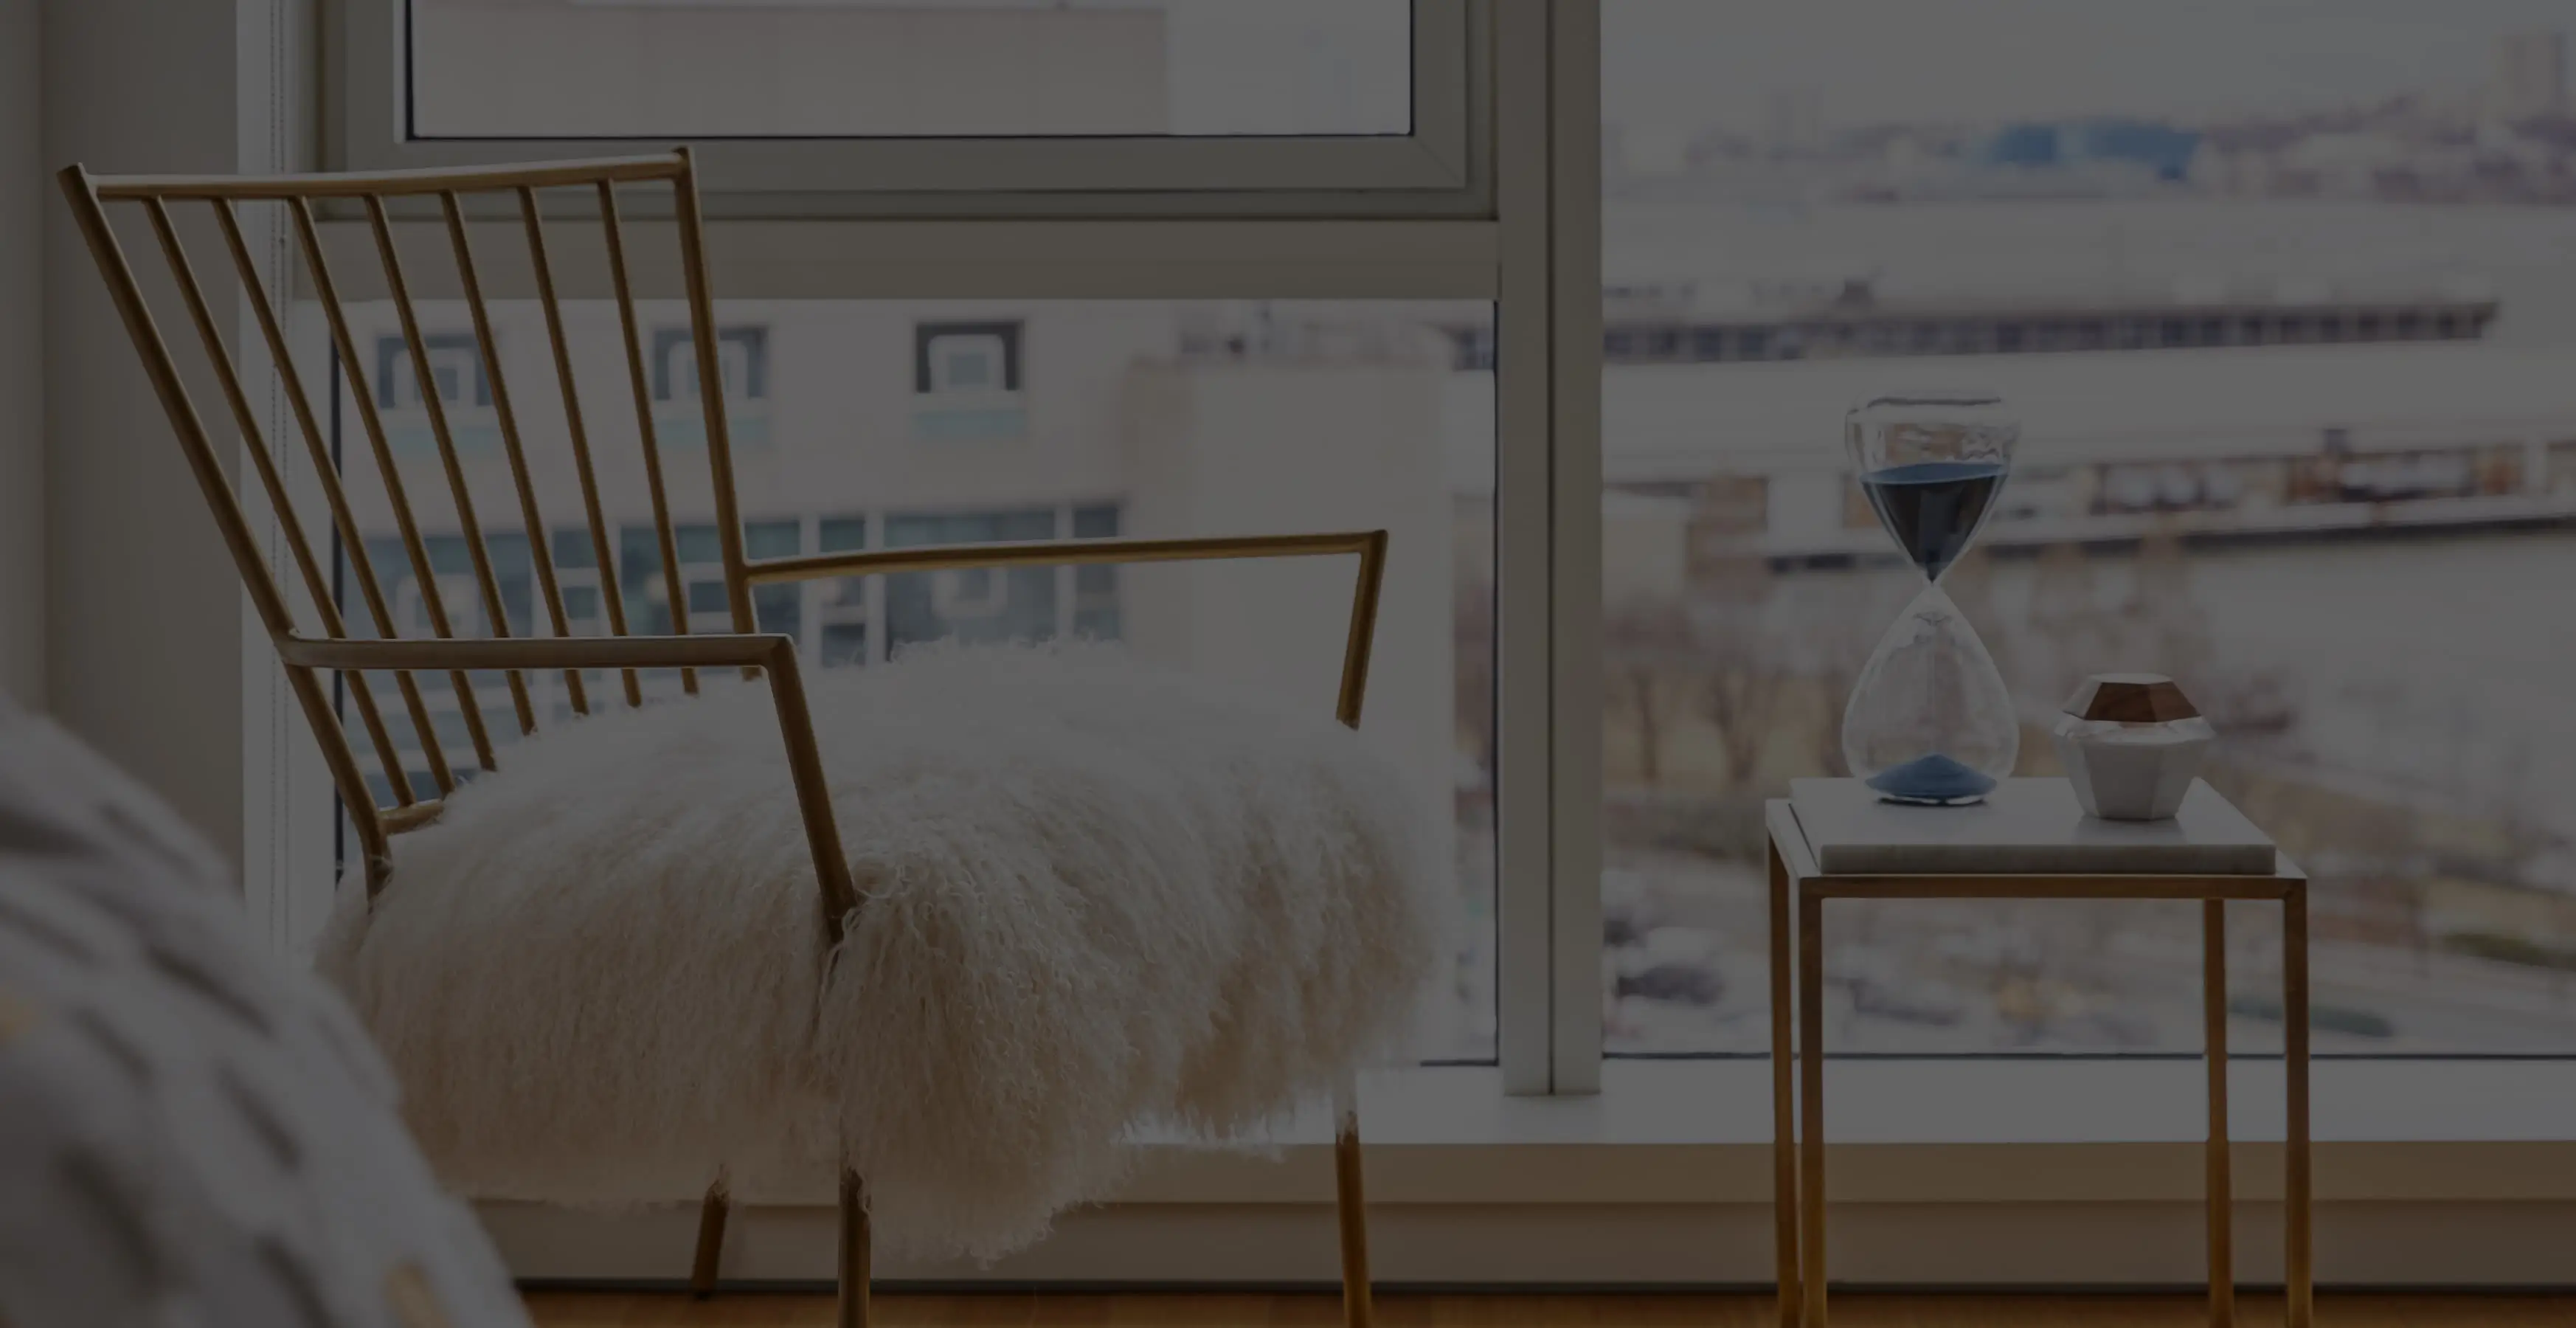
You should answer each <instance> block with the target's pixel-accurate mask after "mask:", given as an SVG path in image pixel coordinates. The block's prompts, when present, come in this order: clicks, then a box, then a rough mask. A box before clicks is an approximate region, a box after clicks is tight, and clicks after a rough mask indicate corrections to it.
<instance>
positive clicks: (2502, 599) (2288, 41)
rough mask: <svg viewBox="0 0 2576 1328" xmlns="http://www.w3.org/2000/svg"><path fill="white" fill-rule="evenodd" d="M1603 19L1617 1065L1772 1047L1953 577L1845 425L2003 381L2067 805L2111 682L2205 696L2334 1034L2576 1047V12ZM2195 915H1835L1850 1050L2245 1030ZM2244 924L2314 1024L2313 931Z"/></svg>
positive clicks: (2011, 542)
mask: <svg viewBox="0 0 2576 1328" xmlns="http://www.w3.org/2000/svg"><path fill="white" fill-rule="evenodd" d="M2007 16H2008V18H2007ZM1604 19H1605V30H1604V39H1605V53H1604V69H1603V79H1602V85H1603V88H1604V107H1603V113H1604V120H1605V124H1606V129H1607V132H1606V135H1605V139H1604V142H1605V145H1606V159H1605V161H1604V164H1603V173H1604V181H1605V190H1606V193H1605V198H1604V208H1605V215H1604V219H1603V220H1604V245H1605V249H1604V255H1603V259H1604V269H1605V279H1606V285H1607V289H1606V291H1605V306H1604V312H1605V319H1606V327H1605V333H1604V341H1603V348H1604V352H1605V356H1606V358H1607V360H1608V364H1607V368H1606V374H1607V381H1606V384H1605V388H1606V394H1605V418H1604V439H1603V446H1604V469H1605V482H1606V486H1607V489H1606V492H1605V493H1604V495H1603V518H1604V540H1605V547H1604V555H1605V583H1604V586H1603V593H1604V596H1605V609H1606V614H1607V636H1606V638H1605V641H1604V648H1605V652H1606V659H1605V665H1606V678H1607V683H1608V689H1607V690H1608V695H1607V701H1606V707H1607V708H1606V709H1605V712H1604V723H1605V751H1604V758H1605V761H1606V778H1605V784H1606V787H1605V789H1604V798H1605V805H1604V816H1605V829H1606V835H1607V855H1606V862H1605V874H1604V879H1603V891H1604V908H1605V915H1606V917H1607V920H1608V934H1607V936H1606V937H1605V942H1606V944H1607V945H1608V956H1607V958H1608V963H1607V968H1608V971H1609V987H1610V990H1609V991H1608V992H1607V993H1605V996H1606V1010H1607V1020H1608V1023H1607V1040H1608V1046H1609V1047H1610V1048H1611V1050H1612V1051H1613V1052H1614V1053H1630V1054H1635V1053H1657V1052H1674V1053H1750V1052H1758V1051H1760V1050H1761V1049H1762V1047H1763V1046H1764V1043H1765V1037H1766V1030H1767V1022H1766V992H1767V981H1766V968H1765V960H1764V949H1765V945H1764V941H1765V936H1764V914H1763V906H1762V905H1763V883H1762V880H1761V869H1762V860H1761V851H1762V821H1761V804H1762V800H1763V799H1764V798H1768V797H1779V796H1783V795H1784V794H1785V793H1786V791H1787V783H1788V781H1789V780H1790V779H1792V778H1794V777H1799V776H1809V775H1826V774H1835V775H1839V774H1842V773H1844V771H1843V765H1842V755H1841V747H1840V743H1839V729H1840V725H1841V719H1842V712H1843V706H1844V702H1845V700H1846V698H1847V697H1848V695H1849V694H1850V692H1851V689H1852V684H1853V681H1854V674H1855V672H1856V671H1857V670H1858V669H1859V667H1860V666H1861V664H1862V663H1863V661H1864V660H1865V659H1866V658H1867V657H1868V655H1869V654H1870V652H1871V650H1872V648H1873V647H1874V646H1875V645H1876V643H1877V641H1878V638H1879V636H1880V634H1881V633H1882V632H1883V631H1884V630H1885V629H1886V628H1887V627H1888V626H1889V625H1890V623H1891V622H1892V621H1893V620H1894V619H1895V617H1896V615H1897V613H1898V610H1899V609H1900V608H1901V607H1902V606H1903V605H1904V604H1905V602H1906V601H1907V599H1908V598H1910V596H1911V595H1912V593H1913V591H1914V590H1916V589H1918V588H1919V587H1920V586H1921V584H1922V577H1921V576H1920V574H1918V573H1916V572H1915V571H1913V570H1912V569H1911V568H1910V567H1908V566H1905V565H1902V564H1901V563H1900V562H1899V561H1898V559H1897V555H1896V549H1895V546H1894V544H1893V543H1892V542H1891V541H1890V540H1889V538H1888V537H1887V536H1886V535H1885V534H1884V533H1883V532H1882V531H1881V530H1880V529H1879V527H1878V524H1877V522H1876V520H1875V519H1874V518H1873V517H1872V515H1871V513H1870V510H1869V505H1868V503H1867V502H1866V501H1865V499H1864V498H1863V496H1862V494H1861V492H1860V490H1859V486H1858V485H1857V484H1856V483H1855V480H1854V477H1853V476H1852V475H1851V474H1850V473H1849V469H1848V466H1847V464H1846V462H1845V460H1844V457H1843V449H1842V443H1841V436H1840V435H1841V421H1842V416H1843V413H1844V411H1845V410H1846V409H1847V408H1849V407H1850V406H1852V405H1853V404H1855V402H1857V401H1858V400H1860V399H1862V398H1864V397H1867V396H1874V395H1877V394H1880V393H1884V392H1887V391H1889V390H1891V389H1903V390H1915V389H1922V388H1966V389H1982V390H1986V391H1992V392H1996V393H1999V394H2000V395H2001V396H2002V397H2003V398H2004V400H2005V401H2006V402H2008V403H2010V405H2011V406H2012V407H2013V408H2014V409H2015V410H2016V411H2017V412H2018V415H2019V417H2020V420H2021V423H2022V433H2021V441H2020V449H2019V452H2018V455H2017V459H2016V462H2015V466H2014V470H2013V473H2012V475H2011V478H2010V480H2009V482H2008V483H2007V484H2006V486H2005V487H2004V489H2003V491H2002V495H2001V497H2000V499H1999V500H1998V501H1999V503H2000V506H1999V507H1998V509H1997V512H1996V515H1995V516H1994V518H1993V520H1992V522H1991V523H1990V524H1989V525H1988V527H1987V528H1986V531H1985V534H1984V535H1983V536H1982V537H1981V539H1980V541H1979V544H1978V546H1977V548H1976V550H1975V551H1973V552H1971V553H1970V554H1969V556H1968V558H1967V559H1966V560H1965V561H1963V562H1961V563H1960V564H1959V565H1958V566H1957V567H1956V568H1955V569H1954V570H1953V571H1952V572H1951V573H1950V574H1949V576H1948V577H1947V579H1946V580H1945V581H1944V582H1943V585H1944V588H1945V589H1946V590H1948V592H1949V593H1950V596H1951V598H1952V599H1954V600H1955V601H1956V602H1957V603H1958V604H1959V606H1960V608H1961V611H1962V612H1963V613H1964V614H1965V615H1966V617H1967V618H1968V619H1969V621H1970V622H1971V623H1972V624H1973V625H1974V627H1975V629H1976V631H1977V634H1978V635H1979V636H1980V637H1981V638H1982V639H1983V640H1984V642H1985V643H1986V645H1987V646H1988V647H1989V648H1990V649H1991V650H1992V652H1993V654H1994V656H1995V658H1996V661H1997V663H1998V664H1999V666H2000V667H2001V670H2002V672H2003V675H2004V679H2005V682H2006V685H2007V687H2008V688H2009V690H2010V692H2011V695H2012V699H2013V703H2014V709H2015V710H2016V711H2017V712H2018V714H2019V716H2020V720H2021V726H2022V736H2021V745H2020V764H2019V767H2018V773H2020V774H2023V775H2046V774H2055V773H2057V765H2056V759H2055V755H2054V752H2053V750H2052V747H2051V742H2050V739H2049V736H2048V724H2049V723H2050V719H2051V716H2052V715H2053V713H2054V712H2056V711H2057V709H2058V708H2059V707H2060V706H2061V705H2062V704H2063V703H2064V702H2065V701H2066V700H2067V698H2068V696H2069V695H2070V694H2071V693H2072V691H2073V690H2074V687H2075V685H2076V683H2077V682H2078V681H2079V680H2080V679H2081V678H2083V677H2084V676H2085V675H2087V674H2090V673H2094V672H2104V671H2117V670H2147V671H2155V672H2163V673H2170V674H2172V675H2174V676H2175V677H2176V678H2177V679H2178V680H2179V681H2180V683H2181V684H2182V686H2183V688H2184V690H2185V691H2186V692H2187V693H2189V694H2190V695H2191V696H2192V697H2193V698H2195V699H2196V700H2197V701H2198V703H2199V705H2200V706H2201V708H2202V709H2203V710H2205V711H2206V712H2207V713H2208V715H2209V717H2210V718H2211V720H2212V721H2213V722H2214V724H2215V725H2216V727H2217V729H2218V733H2219V743H2218V746H2217V748H2216V749H2215V751H2214V754H2213V756H2212V757H2211V760H2210V764H2209V766H2208V768H2207V770H2206V776H2207V778H2208V779H2209V780H2210V781H2211V782H2212V783H2213V784H2214V785H2216V786H2217V787H2218V788H2219V789H2220V790H2222V791H2223V792H2225V793H2227V794H2228V795H2230V796H2231V797H2233V798H2235V799H2236V800H2238V801H2239V802H2240V803H2241V804H2242V805H2244V806H2245V807H2246V808H2247V809H2248V810H2249V811H2250V812H2251V813H2252V814H2253V815H2254V817H2255V818H2256V819H2257V820H2258V821H2260V822H2261V823H2262V824H2263V825H2264V826H2265V827H2266V828H2267V829H2269V830H2270V831H2271V832H2272V833H2273V834H2274V835H2275V836H2276V837H2277V838H2279V839H2280V840H2281V841H2282V843H2283V844H2284V845H2285V846H2286V847H2287V848H2288V849H2289V850H2290V851H2291V852H2292V853H2293V854H2294V855H2295V856H2297V857H2298V859H2299V860H2300V861H2301V862H2302V864H2303V865H2304V866H2305V867H2306V868H2307V869H2308V870H2309V871H2310V873H2311V874H2312V875H2313V877H2314V881H2315V889H2316V896H2315V902H2314V909H2315V922H2314V928H2315V938H2316V941H2315V947H2314V953H2315V963H2316V978H2317V983H2318V986H2317V997H2316V1000H2317V1010H2316V1019H2315V1031H2316V1047H2317V1050H2318V1051H2319V1052H2320V1053H2321V1054H2378V1053H2403V1052H2428V1053H2538V1054H2565V1053H2571V1052H2576V866H2571V864H2576V799H2571V798H2570V797H2569V796H2568V794H2569V792H2570V790H2571V788H2576V756H2572V755H2571V753H2576V702H2571V700H2570V699H2569V694H2568V692H2567V689H2566V688H2565V686H2564V685H2563V682H2562V679H2563V676H2564V669H2565V660H2566V659H2567V658H2568V657H2569V652H2570V651H2571V650H2576V600H2572V599H2570V598H2569V597H2568V596H2565V595H2563V594H2556V593H2552V592H2550V591H2548V590H2547V587H2550V586H2553V585H2555V584H2556V583H2557V582H2558V581H2559V580H2560V579H2562V575H2563V569H2564V568H2566V567H2567V566H2569V565H2571V564H2570V562H2569V559H2570V556H2571V555H2576V532H2571V531H2570V529H2569V525H2568V521H2569V518H2570V516H2571V515H2576V399H2571V397H2570V396H2569V395H2568V393H2567V391H2566V386H2565V384H2566V381H2567V376H2566V365H2567V363H2568V355H2569V353H2570V350H2571V343H2576V279H2571V277H2570V275H2569V274H2570V272H2571V271H2576V267H2571V265H2570V263H2569V258H2570V255H2571V250H2570V248H2569V238H2568V237H2569V236H2570V235H2571V234H2576V212H2571V205H2576V134H2571V132H2570V126H2571V124H2576V120H2571V118H2570V113H2571V103H2570V100H2569V89H2568V83H2567V78H2568V76H2567V63H2566V48H2567V42H2568V36H2567V32H2568V29H2569V23H2568V19H2567V11H2566V9H2565V8H2564V6H2563V5H2559V4H2554V3H2547V2H2546V0H2460V2H2459V3H2455V4H2449V5H2442V6H2434V7H2428V6H2418V5H2404V4H2390V3H2375V2H2374V3H2369V4H2353V5H2333V6H2318V5H2313V4H2305V3H2291V2H2290V0H2223V2H2221V0H2184V2H2182V3H2173V4H2163V5H2154V6H2112V5H2098V4H2096V5H2075V4H2018V3H2017V4H2010V5H1997V4H1990V3H1977V2H1971V0H1859V2H1856V3H1853V4H1848V5H1837V6H1817V5H1812V4H1801V3H1791V2H1790V0H1767V2H1764V3H1746V4H1733V5H1722V6H1721V5H1708V4H1702V3H1697V0H1610V3H1609V4H1608V5H1607V6H1606V9H1605V16H1604ZM2007 29H2008V30H2009V33H2010V37H2009V40H2005V39H2001V38H2000V37H1999V35H1998V34H1999V33H2000V32H2002V31H2005V30H2007ZM2185 69H2187V70H2189V71H2190V74H2189V76H2188V77H2177V76H2176V71H2177V70H2185ZM2197 917H2198V913H2197V910H2195V909H2192V908H2190V907H2189V906H2187V905H2185V906H2177V907H2159V906H2145V905H2118V906H2114V905H2095V904H2082V905H2044V906H2043V905H2028V906H2014V905H1991V904H1979V905H1966V904H1958V905H1950V904H1943V905H1932V904H1914V905H1905V906H1901V907H1900V906H1887V907H1863V906H1858V905H1836V906H1835V907H1834V908H1833V909H1832V910H1829V912H1828V918H1829V920H1830V921H1829V926H1828V930H1827V939H1828V943H1829V946H1830V950H1829V955H1828V970H1829V973H1830V974H1831V977H1830V986H1829V993H1828V1002H1829V1007H1830V1014H1829V1019H1830V1020H1831V1021H1832V1022H1831V1029H1832V1032H1831V1036H1832V1038H1833V1039H1834V1046H1835V1047H1836V1048H1837V1049H1850V1050H1855V1051H1860V1050H1869V1051H1898V1052H1959V1053H1967V1052H1975V1053H1991V1052H2005V1051H2035V1052H2190V1051H2195V1050H2197V1049H2198V1047H2199V1045H2200V1040H2199V1032H2198V1022H2197V1021H2198V997H2197V989H2196V985H2195V984H2196V982H2197V969H2196V965H2197V962H2198V939H2197ZM2231 917H2232V923H2231V925H2232V933H2233V936H2234V939H2235V940H2236V942H2237V947H2238V948H2237V951H2236V954H2235V962H2236V971H2235V972H2234V974H2233V977H2232V981H2233V983H2234V987H2233V991H2234V994H2233V996H2232V998H2231V1004H2232V1007H2233V1009H2234V1011H2235V1015H2236V1018H2235V1024H2234V1028H2233V1030H2232V1034H2231V1035H2232V1036H2233V1037H2234V1038H2235V1039H2236V1040H2237V1043H2238V1045H2239V1046H2250V1047H2254V1048H2258V1049H2259V1048H2263V1047H2266V1046H2270V1047H2277V1046H2278V1045H2279V1038H2280V1025H2279V1018H2280V1005H2279V1000H2278V991H2279V972H2278V967H2277V959H2276V955H2277V937H2278V930H2277V919H2278V910H2277V909H2261V908H2255V907H2251V906H2247V907H2243V908H2239V909H2235V910H2233V912H2232V915H2231Z"/></svg>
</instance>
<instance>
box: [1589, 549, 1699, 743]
mask: <svg viewBox="0 0 2576 1328" xmlns="http://www.w3.org/2000/svg"><path fill="white" fill-rule="evenodd" d="M1692 647H1693V641H1692V639H1691V628H1690V616H1689V614H1688V613H1686V612H1685V611H1684V610H1683V607H1682V605H1681V603H1680V602H1679V601H1678V600H1674V599H1669V598H1665V597H1661V596H1644V595H1639V596H1631V597H1629V598H1627V599H1624V600H1621V601H1620V602H1618V603H1617V604H1613V605H1611V606H1610V607H1609V608H1608V609H1607V610H1605V611H1604V612H1603V614H1602V617H1601V673H1602V680H1603V682H1604V684H1605V690H1606V691H1607V692H1608V693H1609V695H1608V697H1607V698H1606V700H1607V702H1608V704H1610V705H1611V706H1613V707H1616V708H1618V709H1620V710H1623V711H1624V712H1625V713H1626V716H1627V719H1628V720H1629V722H1630V723H1631V724H1633V725H1634V726H1635V728H1636V733H1637V765H1638V771H1637V773H1638V777H1639V779H1641V780H1642V781H1643V782H1644V783H1645V784H1646V786H1647V787H1649V788H1654V787H1658V786H1660V785H1661V784H1662V783H1663V780H1664V738H1665V729H1666V727H1667V726H1668V725H1669V724H1670V722H1671V720H1672V718H1673V713H1672V712H1673V710H1674V708H1675V704H1676V702H1677V701H1678V699H1679V698H1678V697H1677V695H1676V690H1677V689H1676V688H1674V687H1673V686H1672V679H1673V678H1674V677H1675V676H1676V675H1678V674H1681V673H1683V672H1684V671H1685V670H1687V669H1688V668H1689V667H1690V662H1691V657H1692Z"/></svg>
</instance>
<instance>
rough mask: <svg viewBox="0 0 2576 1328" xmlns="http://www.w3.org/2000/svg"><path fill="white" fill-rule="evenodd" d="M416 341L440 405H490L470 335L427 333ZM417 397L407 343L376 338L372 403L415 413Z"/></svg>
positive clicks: (479, 355) (417, 380) (416, 380)
mask: <svg viewBox="0 0 2576 1328" xmlns="http://www.w3.org/2000/svg"><path fill="white" fill-rule="evenodd" d="M420 341H421V348H422V349H423V350H425V351H427V352H428V354H429V373H430V380H431V381H432V382H433V383H435V384H436V385H437V387H438V403H439V404H440V405H442V406H445V407H446V408H448V409H449V410H465V409H470V408H473V407H479V406H489V405H491V404H492V384H491V382H490V380H488V379H486V378H485V377H484V376H483V356H482V353H481V352H480V351H479V350H477V349H476V348H475V345H474V337H473V334H471V333H466V332H430V333H425V334H423V335H422V337H421V339H420ZM420 398H421V391H420V378H419V375H417V374H415V373H414V372H413V371H412V359H411V346H410V343H409V342H406V341H405V340H403V339H402V338H401V337H400V336H388V337H378V338H376V404H377V405H379V406H382V407H384V408H385V409H387V410H419V409H421V401H420Z"/></svg>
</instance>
